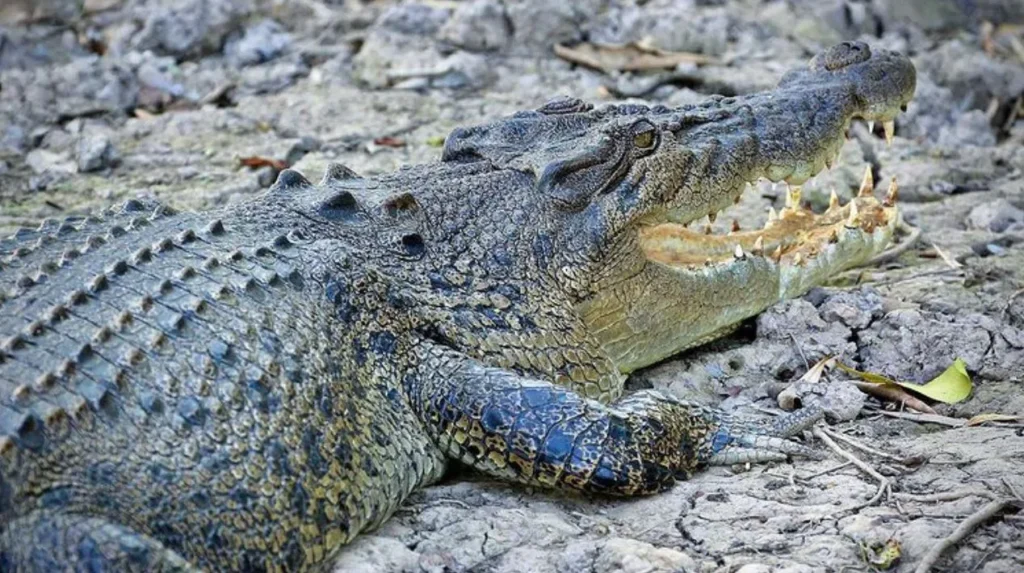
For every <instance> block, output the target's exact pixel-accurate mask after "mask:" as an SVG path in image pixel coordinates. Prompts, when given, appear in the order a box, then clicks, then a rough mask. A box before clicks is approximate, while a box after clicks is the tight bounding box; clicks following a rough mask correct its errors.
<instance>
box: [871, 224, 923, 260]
mask: <svg viewBox="0 0 1024 573" xmlns="http://www.w3.org/2000/svg"><path fill="white" fill-rule="evenodd" d="M898 228H899V229H900V230H902V231H909V232H910V236H909V237H907V239H906V240H905V241H903V242H902V243H900V244H898V245H896V246H895V247H893V248H891V249H888V250H885V251H882V252H881V253H878V254H877V255H875V257H874V258H872V259H870V260H869V261H868V262H866V263H864V265H863V266H865V267H873V266H876V265H880V264H882V263H887V262H889V261H891V260H893V259H896V258H898V257H899V256H900V255H902V254H903V253H905V252H907V251H909V250H910V248H911V247H913V246H914V245H915V244H917V240H918V239H920V238H921V228H920V227H914V226H912V225H908V224H907V223H904V222H902V221H901V222H900V226H899V227H898Z"/></svg>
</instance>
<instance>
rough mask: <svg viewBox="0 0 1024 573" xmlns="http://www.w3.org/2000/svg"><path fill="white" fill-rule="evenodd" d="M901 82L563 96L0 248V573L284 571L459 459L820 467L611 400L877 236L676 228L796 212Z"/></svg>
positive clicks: (601, 469)
mask: <svg viewBox="0 0 1024 573" xmlns="http://www.w3.org/2000/svg"><path fill="white" fill-rule="evenodd" d="M914 86H915V72H914V68H913V66H912V65H911V63H910V61H909V60H908V59H907V58H906V57H904V56H902V55H899V54H896V53H892V52H886V51H881V50H875V51H872V50H870V49H869V47H868V46H867V45H865V44H862V43H844V44H840V45H837V46H834V47H832V48H830V49H828V50H826V51H824V52H822V53H820V54H819V55H817V56H816V57H815V58H813V59H812V60H811V61H810V63H809V65H808V66H806V67H805V68H803V69H799V70H794V71H792V72H790V73H789V74H787V75H786V76H785V77H784V78H783V79H782V80H781V82H780V84H779V85H778V87H777V89H775V90H773V91H771V92H768V93H762V94H756V95H749V96H744V97H735V98H721V97H717V98H712V99H709V100H708V101H707V102H706V103H704V104H702V105H698V106H687V107H683V108H678V109H669V108H666V107H660V106H655V107H646V106H641V105H609V106H606V107H601V108H597V109H595V108H593V107H592V106H590V105H587V104H585V103H583V102H581V101H578V100H575V99H569V98H561V99H556V100H553V101H552V102H550V103H548V104H547V105H544V106H543V107H541V108H540V109H538V110H535V111H528V112H521V113H517V114H515V115H513V116H511V117H508V118H505V119H503V120H501V121H497V122H495V123H493V124H490V125H484V126H478V127H473V128H466V129H457V130H455V131H454V132H452V133H451V134H450V136H449V137H448V139H447V141H446V144H445V147H444V151H443V156H442V159H441V161H440V162H437V163H434V164H429V165H423V166H418V167H412V168H406V169H403V170H400V171H398V172H396V173H392V174H388V175H383V176H379V177H373V178H363V177H360V176H358V175H356V174H355V173H353V172H352V171H351V170H349V169H347V168H345V167H344V166H341V165H332V166H331V167H330V168H329V169H328V170H327V173H326V175H325V176H324V178H323V180H322V182H321V183H319V184H317V185H313V184H311V183H309V182H308V181H307V180H306V179H305V178H304V177H303V176H302V175H300V174H299V173H297V172H295V171H293V170H285V171H283V172H282V173H281V174H280V176H279V178H278V180H277V182H276V183H275V185H274V186H273V187H272V188H271V189H269V190H268V191H267V192H266V193H264V194H262V195H260V196H258V197H254V198H253V199H251V200H249V201H247V202H244V203H242V204H239V205H237V206H232V207H227V208H224V209H222V210H219V211H214V212H207V213H174V212H173V211H172V210H171V209H169V208H167V207H165V206H159V205H155V204H150V203H147V202H145V201H141V200H130V201H128V202H127V203H125V204H123V205H122V206H120V207H119V208H114V209H110V210H107V211H105V212H103V213H101V214H98V215H96V216H91V217H87V218H84V219H66V220H63V221H46V222H43V223H42V225H41V226H40V227H39V228H38V229H31V230H30V229H25V230H22V231H19V232H18V233H17V234H15V235H14V236H13V237H12V238H11V239H9V240H7V241H4V242H3V243H2V245H0V248H2V258H0V261H2V267H0V269H2V270H0V324H2V332H3V334H4V336H3V340H2V343H0V528H2V529H0V570H3V571H24V570H45V571H49V570H57V569H63V568H64V567H66V566H75V567H80V568H83V569H86V570H145V571H150V570H189V569H192V568H201V569H218V570H219V569H232V570H300V569H309V568H316V567H317V566H319V565H322V564H325V563H328V562H329V561H330V559H331V557H332V556H333V555H335V554H336V553H337V552H338V551H339V550H340V549H341V548H342V546H343V545H344V544H345V543H346V542H348V541H349V540H351V539H352V538H353V537H354V536H356V535H357V534H358V533H360V532H362V531H366V530H368V529H370V528H373V527H375V526H377V525H378V524H380V523H381V522H382V521H383V520H385V519H386V518H387V517H388V516H389V515H390V514H391V513H392V512H393V511H394V510H395V509H396V508H397V507H398V506H399V505H400V504H401V503H402V500H403V499H404V498H406V497H407V496H408V495H409V493H410V492H411V491H413V490H414V489H416V488H418V487H422V486H424V485H426V484H429V483H431V482H434V481H435V480H437V479H438V478H439V477H440V476H441V475H442V473H443V472H444V470H445V467H446V466H447V465H448V464H450V463H451V462H452V461H453V460H458V461H461V462H463V463H465V464H469V465H470V466H473V467H474V468H476V469H478V470H480V471H482V472H486V473H488V474H491V475H494V476H498V477H500V478H504V479H508V480H514V481H517V482H522V483H526V484H533V485H540V486H545V487H555V488H564V489H568V490H576V491H586V492H593V493H599V494H613V495H639V494H648V493H654V492H658V491H662V490H664V489H665V488H668V487H670V486H671V485H672V484H673V483H674V482H675V481H676V480H677V479H684V478H686V477H688V476H690V475H691V474H692V473H693V472H694V471H695V470H696V469H697V468H699V467H700V466H701V465H703V464H707V463H730V462H736V461H761V460H776V459H780V458H785V457H786V456H787V455H789V454H799V455H811V456H814V455H816V452H815V451H814V450H813V449H810V448H808V447H807V446H803V445H800V444H799V443H798V442H794V441H790V440H787V439H784V437H780V436H786V435H788V434H790V433H792V430H793V429H794V428H799V427H802V426H803V425H805V424H804V423H805V422H806V421H807V418H808V416H806V415H800V414H796V415H795V418H793V419H786V420H783V421H782V422H780V423H777V424H774V425H772V426H756V425H750V424H743V423H738V422H734V421H732V420H730V418H729V417H728V416H726V415H724V414H723V413H721V412H718V411H716V410H714V409H711V408H708V407H702V406H697V405H693V404H687V403H684V402H681V401H679V400H676V399H674V398H672V397H668V396H664V395H661V394H658V393H656V392H651V391H644V392H638V393H634V394H632V395H628V396H625V397H623V396H621V395H622V392H623V380H624V377H625V373H627V372H629V371H630V370H632V369H635V368H636V367H639V366H642V365H644V364H648V363H651V362H654V361H657V360H660V359H662V358H664V357H666V356H669V355H671V354H672V353H674V352H677V351H678V350H680V349H682V348H685V347H688V346H692V345H693V344H696V343H698V342H700V341H702V340H705V339H708V338H710V337H713V336H715V335H716V334H718V333H721V332H723V331H725V330H726V329H728V328H729V327H730V325H734V324H735V323H737V322H738V321H740V320H742V319H743V318H745V317H748V316H751V315H753V314H756V313H757V312H759V311H761V310H763V309H764V308H766V307H767V306H769V305H771V304H772V303H774V302H775V301H777V300H779V299H781V298H785V297H789V296H794V295H798V294H800V293H801V292H803V291H805V290H806V289H807V288H809V287H810V286H811V285H813V284H815V283H816V282H818V281H820V280H821V279H822V278H823V277H825V276H828V275H830V274H832V273H835V272H837V271H839V270H841V269H844V268H847V267H849V266H850V265H854V264H857V263H858V262H861V261H864V260H865V259H866V258H867V257H870V256H871V255H873V254H874V253H876V252H878V251H880V250H881V249H882V248H884V246H885V245H886V243H887V242H888V241H889V240H890V237H891V235H892V232H893V228H894V226H895V225H896V221H897V219H898V213H897V210H896V207H895V205H894V204H893V199H894V197H893V195H894V193H890V196H889V197H887V198H886V199H885V200H883V201H879V200H876V199H875V198H874V197H873V196H872V193H871V186H870V185H868V186H865V191H864V192H862V193H861V194H860V195H859V196H858V197H856V198H855V199H853V200H852V201H851V202H850V203H848V204H847V205H845V206H840V205H838V203H834V204H833V205H832V206H831V207H830V208H829V209H828V210H827V211H826V212H824V213H822V214H819V215H815V214H813V213H811V212H810V211H809V210H808V209H807V208H805V207H803V206H801V205H800V201H799V197H798V192H797V191H796V190H795V188H794V190H793V191H792V192H791V193H790V202H789V204H788V205H787V207H786V208H785V209H783V210H782V212H781V214H779V215H777V216H774V217H770V220H769V222H768V224H767V225H766V227H765V228H764V229H761V230H758V231H752V232H739V233H733V234H730V235H728V236H710V235H704V234H703V233H702V232H699V231H698V232H690V231H688V230H686V228H685V225H686V224H688V223H689V222H691V221H696V220H698V219H701V218H704V217H708V216H711V217H713V216H714V215H715V213H717V212H718V211H719V210H721V209H723V208H725V207H727V206H728V205H730V204H732V203H733V201H734V200H736V199H737V198H738V197H739V196H740V194H741V193H742V191H743V189H744V187H745V185H746V184H747V183H748V182H752V181H755V180H757V179H758V178H760V177H767V178H768V179H771V180H774V181H781V180H785V181H787V182H789V183H790V184H792V185H799V184H800V183H801V182H803V181H804V180H806V179H807V178H809V177H811V176H812V175H814V174H815V173H817V172H818V171H820V170H822V169H823V168H824V167H825V166H826V165H827V164H829V163H830V162H831V160H832V159H833V158H834V157H835V156H836V154H837V153H838V151H839V148H840V146H841V145H842V144H843V141H844V133H845V131H846V129H847V128H848V127H849V124H850V122H851V120H852V119H854V118H858V117H859V118H864V119H865V120H868V121H880V122H883V123H884V125H885V126H886V131H887V132H891V125H892V123H891V122H892V120H893V118H894V117H895V115H896V114H897V113H898V112H899V111H900V109H901V108H902V107H904V106H905V105H906V104H907V102H908V100H909V99H910V98H911V96H912V93H913V91H914Z"/></svg>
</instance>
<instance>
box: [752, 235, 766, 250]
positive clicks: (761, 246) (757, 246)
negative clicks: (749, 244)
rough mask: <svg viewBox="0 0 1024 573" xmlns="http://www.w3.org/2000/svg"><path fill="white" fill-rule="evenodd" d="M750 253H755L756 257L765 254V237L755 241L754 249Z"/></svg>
mask: <svg viewBox="0 0 1024 573" xmlns="http://www.w3.org/2000/svg"><path fill="white" fill-rule="evenodd" d="M750 252H752V253H754V254H755V255H763V254H764V235H758V236H757V240H756V241H754V248H753V249H751V251H750Z"/></svg>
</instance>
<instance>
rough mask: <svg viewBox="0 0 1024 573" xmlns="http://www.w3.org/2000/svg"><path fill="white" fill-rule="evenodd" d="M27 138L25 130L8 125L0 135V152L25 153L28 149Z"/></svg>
mask: <svg viewBox="0 0 1024 573" xmlns="http://www.w3.org/2000/svg"><path fill="white" fill-rule="evenodd" d="M28 143H29V141H28V136H27V135H26V134H25V129H24V128H22V127H21V126H18V125H8V126H7V127H5V128H4V130H3V133H0V152H7V153H17V154H19V155H20V154H22V153H25V150H26V149H27V148H28Z"/></svg>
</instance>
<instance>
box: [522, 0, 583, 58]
mask: <svg viewBox="0 0 1024 573" xmlns="http://www.w3.org/2000/svg"><path fill="white" fill-rule="evenodd" d="M575 4H577V3H576V2H551V1H549V0H523V1H522V2H515V3H512V4H509V5H508V6H507V7H506V9H507V10H508V17H509V21H511V22H512V29H513V30H515V40H514V42H513V49H514V50H515V51H517V52H523V53H532V54H549V53H551V47H552V46H553V45H555V44H571V43H574V42H577V41H579V40H580V39H582V38H583V30H582V28H581V24H582V22H584V21H585V18H583V17H582V15H581V14H580V12H579V10H578V8H577V7H576V6H575Z"/></svg>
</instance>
